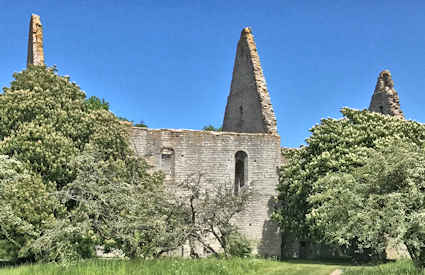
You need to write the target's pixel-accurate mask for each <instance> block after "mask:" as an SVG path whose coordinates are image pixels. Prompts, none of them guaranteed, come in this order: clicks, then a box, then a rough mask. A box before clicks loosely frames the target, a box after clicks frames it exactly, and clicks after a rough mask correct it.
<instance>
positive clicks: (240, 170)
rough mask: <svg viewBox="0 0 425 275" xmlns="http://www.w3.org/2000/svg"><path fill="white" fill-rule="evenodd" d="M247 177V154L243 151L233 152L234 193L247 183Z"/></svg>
mask: <svg viewBox="0 0 425 275" xmlns="http://www.w3.org/2000/svg"><path fill="white" fill-rule="evenodd" d="M247 179H248V155H247V154H246V153H245V152H243V151H238V152H236V154H235V195H237V194H238V193H239V190H240V189H241V188H243V186H244V185H245V184H246V183H247Z"/></svg>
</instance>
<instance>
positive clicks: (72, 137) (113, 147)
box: [0, 66, 130, 189]
mask: <svg viewBox="0 0 425 275" xmlns="http://www.w3.org/2000/svg"><path fill="white" fill-rule="evenodd" d="M14 77H15V80H14V81H13V82H12V83H11V86H10V88H4V94H3V95H2V96H1V97H0V153H1V154H4V155H9V156H11V157H13V158H15V159H17V160H20V161H22V162H24V163H26V164H28V165H29V167H31V169H32V170H33V171H34V172H35V173H37V174H40V175H41V176H42V178H43V181H44V182H53V183H55V184H56V185H57V188H58V189H60V188H62V187H63V186H64V185H66V184H67V183H69V182H71V181H73V180H74V179H75V176H76V174H75V169H74V168H73V167H71V166H70V163H71V159H73V158H74V157H75V156H77V155H78V154H79V153H81V152H82V151H83V150H84V148H85V146H86V145H87V144H89V143H91V144H93V146H95V147H96V148H97V150H99V151H101V152H104V153H105V155H107V156H108V157H111V158H124V157H125V155H127V154H128V152H129V151H130V150H129V148H128V144H127V134H126V132H125V130H124V129H122V128H121V127H120V125H119V121H118V120H117V119H116V118H115V116H114V115H113V114H112V113H110V112H109V111H107V110H104V109H91V108H89V107H88V106H89V105H88V104H86V102H85V94H84V92H82V91H81V90H80V88H79V87H78V86H77V85H76V84H75V83H73V82H70V80H69V77H62V76H58V75H57V74H56V69H55V68H46V67H44V66H31V67H29V68H28V69H26V70H24V71H22V72H20V73H15V74H14Z"/></svg>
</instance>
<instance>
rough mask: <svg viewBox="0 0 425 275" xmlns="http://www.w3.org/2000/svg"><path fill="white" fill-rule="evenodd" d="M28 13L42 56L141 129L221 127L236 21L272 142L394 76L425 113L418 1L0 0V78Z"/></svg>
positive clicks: (408, 110) (365, 98)
mask: <svg viewBox="0 0 425 275" xmlns="http://www.w3.org/2000/svg"><path fill="white" fill-rule="evenodd" d="M31 13H36V14H38V15H40V16H41V20H42V23H43V26H44V44H45V56H46V63H47V65H54V64H56V65H57V67H58V69H59V73H60V74H62V75H70V76H71V80H73V81H75V82H77V83H78V84H79V85H80V87H81V88H82V89H83V90H84V91H86V93H87V95H88V96H91V95H95V96H98V97H100V98H105V99H106V100H107V101H108V102H110V104H111V109H112V111H113V112H114V113H115V114H117V115H119V116H124V117H127V118H128V119H130V120H134V121H135V122H138V121H140V120H144V121H145V122H146V123H147V124H148V125H149V127H151V128H184V129H201V128H202V127H203V126H205V125H207V124H213V125H215V126H220V125H221V123H222V120H223V114H224V109H225V105H226V100H227V95H228V93H229V89H230V82H231V77H232V70H233V62H234V55H235V50H236V43H237V41H238V39H239V35H240V31H241V30H242V28H243V27H245V26H251V27H252V29H253V32H254V35H255V39H256V43H257V47H258V51H259V54H260V58H261V62H262V66H263V70H264V74H265V77H266V81H267V84H268V87H269V91H270V94H271V100H272V103H273V106H274V110H275V113H276V116H277V121H278V130H279V133H280V135H281V138H282V145H284V146H288V147H297V146H299V145H301V144H303V143H304V139H305V138H306V137H308V136H309V131H308V130H309V129H310V128H311V127H312V126H313V125H314V124H316V123H319V121H320V119H321V118H326V117H334V118H338V117H340V116H341V115H340V113H339V110H340V109H341V108H342V107H344V106H348V107H352V108H356V109H363V108H367V107H368V106H369V102H370V97H371V95H372V92H373V89H374V87H375V84H376V78H377V76H378V74H379V72H380V71H381V70H383V69H389V70H390V71H391V73H392V75H393V79H394V82H395V88H396V90H397V91H398V93H399V96H400V102H401V107H402V109H403V111H404V113H405V115H406V117H407V118H409V119H415V120H418V121H421V122H425V110H424V108H423V106H424V102H425V29H424V28H425V1H419V0H418V1H414V0H411V1H405V2H403V1H393V0H387V1H370V0H358V1H348V0H347V1H330V0H328V1H321V0H316V1H283V0H280V1H266V0H265V1H252V0H246V1H233V0H226V1H213V0H202V1H183V0H180V1H175V0H173V1H135V0H134V1H130V0H122V1H112V0H103V1H88V0H86V1H84V0H72V1H53V0H51V1H47V0H38V1H33V0H31V1H30V0H19V1H8V0H0V37H1V38H2V39H1V46H0V86H2V87H3V86H6V85H9V83H10V81H11V80H12V73H13V72H15V71H20V70H22V69H24V68H25V65H26V64H25V62H26V53H27V35H28V24H29V19H30V15H31Z"/></svg>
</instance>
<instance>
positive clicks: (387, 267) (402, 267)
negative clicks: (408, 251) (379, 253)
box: [344, 260, 425, 275]
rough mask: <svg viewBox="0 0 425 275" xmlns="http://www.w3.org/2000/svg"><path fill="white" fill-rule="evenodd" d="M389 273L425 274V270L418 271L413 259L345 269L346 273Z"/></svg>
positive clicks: (362, 274)
mask: <svg viewBox="0 0 425 275" xmlns="http://www.w3.org/2000/svg"><path fill="white" fill-rule="evenodd" d="M357 274H359V275H372V274H373V275H375V274H376V275H384V274H385V275H387V274H394V275H395V274H409V275H425V270H423V271H418V270H416V269H415V267H414V266H413V263H412V261H409V260H400V261H397V262H392V263H386V264H381V265H375V266H360V267H349V268H345V269H344V275H357Z"/></svg>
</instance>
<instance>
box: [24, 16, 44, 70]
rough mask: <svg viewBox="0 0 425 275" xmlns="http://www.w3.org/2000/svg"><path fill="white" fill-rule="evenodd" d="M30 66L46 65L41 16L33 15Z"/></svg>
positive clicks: (30, 31) (30, 32) (30, 35)
mask: <svg viewBox="0 0 425 275" xmlns="http://www.w3.org/2000/svg"><path fill="white" fill-rule="evenodd" d="M28 65H44V51H43V27H42V25H41V21H40V16H38V15H36V14H32V15H31V20H30V30H29V35H28V57H27V66H28Z"/></svg>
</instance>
